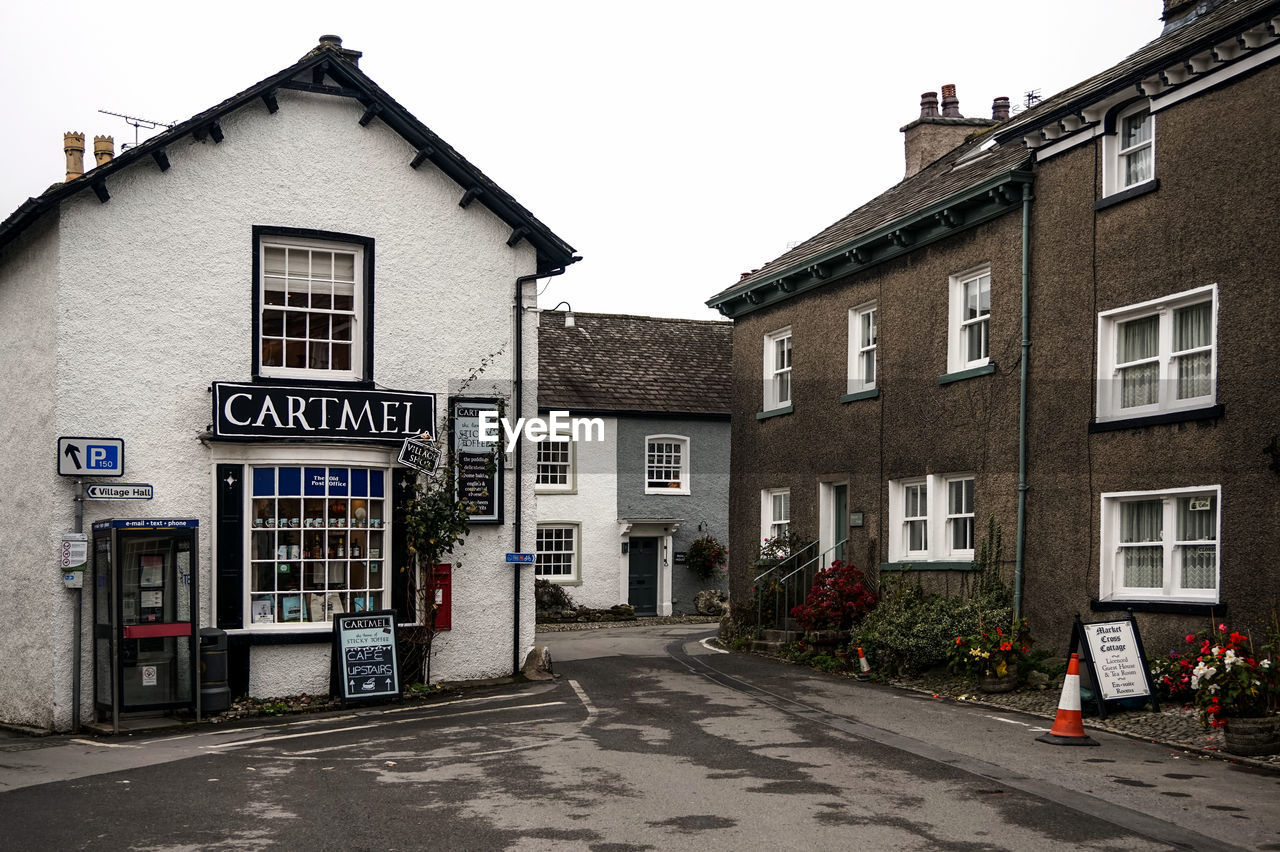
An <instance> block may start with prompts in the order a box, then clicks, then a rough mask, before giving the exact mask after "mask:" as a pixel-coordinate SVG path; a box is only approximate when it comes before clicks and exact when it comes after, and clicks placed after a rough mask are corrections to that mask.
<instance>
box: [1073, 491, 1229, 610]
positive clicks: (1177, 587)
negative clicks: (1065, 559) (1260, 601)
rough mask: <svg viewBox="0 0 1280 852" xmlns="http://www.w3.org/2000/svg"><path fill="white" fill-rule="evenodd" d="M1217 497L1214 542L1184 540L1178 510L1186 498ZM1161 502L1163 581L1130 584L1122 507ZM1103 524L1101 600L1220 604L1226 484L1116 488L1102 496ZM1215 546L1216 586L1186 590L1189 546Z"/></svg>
mask: <svg viewBox="0 0 1280 852" xmlns="http://www.w3.org/2000/svg"><path fill="white" fill-rule="evenodd" d="M1191 497H1205V498H1209V497H1212V498H1213V501H1214V502H1213V511H1214V512H1215V515H1214V530H1215V533H1216V536H1217V537H1216V538H1215V539H1213V540H1212V541H1210V540H1207V539H1206V540H1201V541H1194V542H1193V541H1186V542H1183V541H1178V540H1177V530H1178V527H1177V509H1178V500H1179V499H1181V498H1191ZM1153 500H1161V501H1162V502H1163V504H1164V506H1163V518H1162V526H1163V530H1162V535H1161V541H1160V543H1159V544H1160V546H1161V547H1162V548H1163V553H1162V570H1163V577H1162V580H1163V585H1162V586H1161V587H1160V588H1158V589H1157V588H1155V587H1136V588H1133V587H1126V586H1125V585H1124V566H1123V564H1122V560H1121V557H1120V551H1121V550H1122V549H1123V548H1122V544H1121V542H1120V505H1121V504H1122V503H1124V502H1127V501H1153ZM1101 506H1102V523H1101V526H1100V530H1101V533H1100V541H1101V553H1100V554H1099V560H1098V561H1099V567H1100V572H1099V573H1100V586H1101V587H1100V589H1099V593H1098V598H1099V599H1100V600H1104V601H1174V602H1184V603H1218V602H1219V599H1220V589H1221V586H1222V486H1220V485H1204V486H1198V487H1191V488H1168V489H1165V490H1162V491H1114V492H1108V493H1104V494H1102V495H1101ZM1210 543H1211V544H1213V545H1214V547H1215V549H1216V551H1217V554H1216V560H1215V562H1216V564H1215V573H1214V582H1213V588H1211V589H1184V588H1181V583H1182V552H1181V548H1182V547H1183V546H1204V545H1208V544H1210Z"/></svg>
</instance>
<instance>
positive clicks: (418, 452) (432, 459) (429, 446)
mask: <svg viewBox="0 0 1280 852" xmlns="http://www.w3.org/2000/svg"><path fill="white" fill-rule="evenodd" d="M396 461H397V462H399V463H400V464H402V465H404V466H405V467H411V468H413V469H414V470H417V471H421V472H422V473H430V472H431V471H433V470H435V469H436V462H438V461H440V451H439V450H437V449H436V444H435V441H434V440H432V439H431V438H429V437H428V438H424V437H422V436H421V435H417V436H411V437H408V438H405V439H404V445H403V446H402V447H400V456H399V457H398V458H397V459H396Z"/></svg>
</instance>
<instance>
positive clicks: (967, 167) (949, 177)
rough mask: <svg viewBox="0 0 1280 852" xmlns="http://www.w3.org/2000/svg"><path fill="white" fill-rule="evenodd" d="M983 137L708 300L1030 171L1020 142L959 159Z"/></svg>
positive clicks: (984, 137)
mask: <svg viewBox="0 0 1280 852" xmlns="http://www.w3.org/2000/svg"><path fill="white" fill-rule="evenodd" d="M989 138H990V136H989V133H983V134H980V135H978V136H975V137H973V138H972V139H970V140H969V141H967V142H965V143H964V144H962V145H960V146H959V147H957V148H954V149H953V150H952V151H950V152H949V153H947V154H945V155H943V156H942V157H940V158H939V159H938V160H936V161H934V162H933V163H932V164H931V165H929V166H926V167H925V168H924V169H922V170H921V171H919V172H917V173H916V174H914V175H912V176H911V177H909V178H907V179H906V180H904V181H902V182H901V183H899V184H897V185H896V186H894V187H891V188H890V189H888V190H886V191H885V192H883V193H881V194H880V195H878V196H876V197H875V198H873V199H871V200H870V201H868V202H867V203H866V204H864V205H862V206H861V207H859V208H858V209H856V210H854V211H853V212H852V213H850V214H848V215H847V216H845V217H844V218H843V219H840V220H839V221H837V222H836V223H835V224H833V225H831V226H830V227H828V228H827V229H825V230H823V231H821V232H820V233H818V234H817V235H815V236H813V237H810V238H809V239H807V240H805V241H804V242H802V243H800V244H799V245H797V246H795V247H794V248H792V249H790V250H789V251H787V252H786V253H784V254H782V255H780V256H778V257H776V258H774V259H773V260H771V261H769V262H768V263H766V264H765V265H764V266H762V267H761V268H760V269H757V270H755V271H753V272H752V273H751V274H750V275H748V276H746V277H744V278H742V279H740V280H739V281H738V283H736V284H734V285H733V286H732V287H728V288H726V289H725V290H723V291H721V292H719V293H717V294H716V295H715V296H713V297H712V299H711V300H710V301H711V302H714V301H716V300H718V299H721V298H723V297H724V296H726V295H729V294H732V293H735V292H738V291H741V290H745V289H749V288H750V287H751V286H752V285H753V284H756V283H758V282H760V281H766V280H768V279H770V278H773V277H775V276H777V275H778V274H780V273H782V272H785V271H787V270H790V269H796V268H800V267H803V266H805V264H806V262H807V261H810V260H812V259H814V258H817V257H819V256H821V255H823V254H824V253H826V252H828V251H830V250H832V249H835V248H838V247H840V246H843V245H846V244H848V243H850V242H852V241H853V240H855V239H856V238H857V237H859V236H860V235H862V234H869V233H872V232H874V231H876V230H878V229H880V228H882V227H885V226H887V225H890V224H892V223H894V222H896V221H897V220H899V219H901V218H902V217H903V216H905V215H907V214H909V213H911V212H912V211H915V210H920V209H923V208H926V207H929V206H930V205H933V204H936V203H938V202H941V201H944V200H946V199H947V198H950V197H951V196H953V195H955V194H956V193H958V192H961V191H963V190H965V189H968V188H970V187H973V186H977V185H978V184H981V183H983V182H985V181H988V180H990V179H991V178H992V177H995V176H998V175H1002V174H1007V173H1008V172H1011V171H1016V170H1020V169H1028V168H1030V166H1031V159H1032V154H1031V152H1030V151H1028V150H1027V149H1026V148H1025V147H1023V146H1022V145H1021V144H1018V145H1006V146H999V147H995V148H993V149H992V150H991V151H988V152H983V153H980V154H976V155H975V156H973V157H972V158H971V159H969V160H965V161H962V160H963V158H964V157H965V155H966V154H968V153H970V152H971V151H973V149H974V148H977V147H980V146H981V145H982V144H983V143H984V142H985V141H987V140H988V139H989Z"/></svg>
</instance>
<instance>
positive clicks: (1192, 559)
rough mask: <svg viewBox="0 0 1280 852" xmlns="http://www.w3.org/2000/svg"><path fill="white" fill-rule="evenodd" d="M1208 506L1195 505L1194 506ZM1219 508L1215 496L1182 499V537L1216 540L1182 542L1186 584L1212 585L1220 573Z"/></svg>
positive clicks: (1184, 539)
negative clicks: (1206, 542)
mask: <svg viewBox="0 0 1280 852" xmlns="http://www.w3.org/2000/svg"><path fill="white" fill-rule="evenodd" d="M1206 505H1207V506H1208V508H1195V509H1193V508H1192V506H1198V507H1204V506H1206ZM1217 538H1218V510H1217V499H1216V498H1213V497H1183V498H1180V499H1179V500H1178V541H1212V542H1215V544H1183V545H1179V548H1178V549H1179V550H1180V551H1181V555H1182V588H1184V589H1212V588H1214V586H1215V585H1216V583H1217V576H1218V546H1217V544H1216V541H1217Z"/></svg>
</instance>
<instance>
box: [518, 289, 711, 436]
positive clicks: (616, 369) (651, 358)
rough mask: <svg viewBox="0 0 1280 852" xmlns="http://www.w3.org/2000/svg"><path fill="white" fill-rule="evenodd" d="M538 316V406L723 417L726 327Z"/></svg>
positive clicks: (671, 321) (673, 321)
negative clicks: (568, 324) (567, 321)
mask: <svg viewBox="0 0 1280 852" xmlns="http://www.w3.org/2000/svg"><path fill="white" fill-rule="evenodd" d="M564 319H565V314H564V313H563V312H557V311H544V312H543V313H542V318H541V323H540V325H539V327H538V408H539V409H542V410H550V409H565V410H568V411H570V412H573V413H578V412H592V413H617V414H687V415H693V416H704V417H705V416H714V417H719V418H728V416H729V391H730V361H731V356H732V340H733V324H732V323H728V322H707V321H703V320H686V319H662V318H660V317H641V316H628V315H623V314H579V313H574V314H573V319H574V325H573V326H572V327H570V328H565V325H564Z"/></svg>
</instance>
